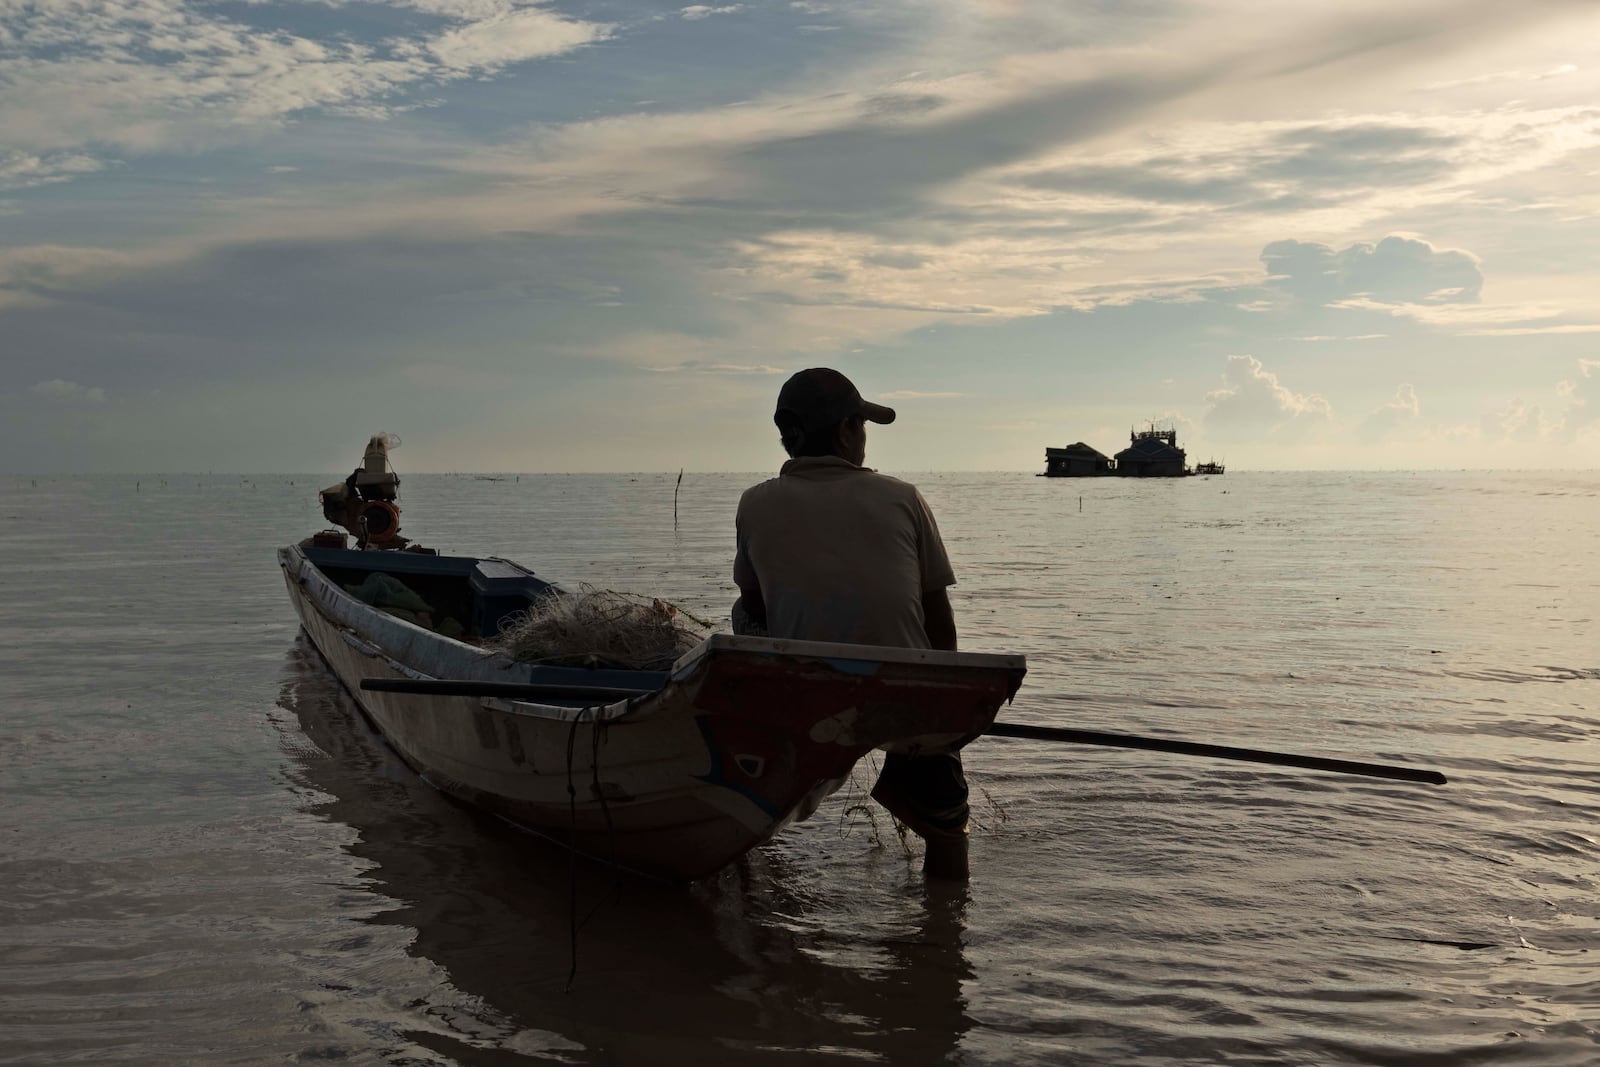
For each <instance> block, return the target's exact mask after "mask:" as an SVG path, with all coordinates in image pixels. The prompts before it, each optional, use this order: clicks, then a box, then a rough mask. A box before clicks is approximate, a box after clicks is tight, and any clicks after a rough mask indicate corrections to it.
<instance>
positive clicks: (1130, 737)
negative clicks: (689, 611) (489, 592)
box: [360, 678, 1446, 785]
mask: <svg viewBox="0 0 1600 1067" xmlns="http://www.w3.org/2000/svg"><path fill="white" fill-rule="evenodd" d="M360 685H361V688H362V689H365V690H368V691H373V692H383V693H413V694H417V695H428V696H458V697H506V698H508V699H511V700H529V699H532V700H538V699H540V698H545V699H550V700H592V701H594V703H595V704H607V703H615V702H616V701H618V700H627V699H629V698H630V697H640V696H647V695H648V694H650V693H652V692H654V690H651V689H623V688H616V687H610V686H590V685H549V684H540V683H537V682H480V681H467V680H464V679H447V678H440V679H437V680H435V679H425V680H424V679H412V678H363V679H361V682H360ZM984 734H985V735H986V736H988V737H1018V738H1024V739H1026V740H1030V741H1060V742H1066V743H1068V744H1074V745H1106V746H1108V747H1111V748H1137V749H1144V750H1147V751H1151V752H1174V753H1177V754H1178V755H1182V756H1205V757H1208V758H1211V759H1231V760H1241V761H1243V762H1246V763H1268V764H1272V765H1274V766H1278V767H1300V768H1304V769H1305V770H1312V771H1333V772H1335V773H1337V774H1361V775H1365V776H1367V777H1369V778H1393V779H1395V780H1397V781H1401V782H1423V783H1426V784H1428V785H1444V784H1445V782H1446V778H1445V776H1444V775H1442V774H1440V773H1439V772H1438V771H1427V770H1422V769H1420V768H1416V767H1393V766H1389V765H1387V764H1382V763H1357V762H1356V761H1354V760H1342V759H1327V758H1325V757H1322V756H1300V755H1296V754H1295V753H1293V752H1268V751H1266V750H1265V749H1259V748H1234V747H1232V746H1231V745H1204V744H1200V743H1199V742H1196V741H1175V740H1170V739H1168V738H1164V737H1143V736H1140V735H1138V734H1111V733H1104V732H1102V731H1099V730H1076V729H1071V728H1068V727H1063V726H1029V725H1026V724H1024V723H1015V722H997V723H993V724H991V725H990V727H989V728H988V729H987V730H985V731H984Z"/></svg>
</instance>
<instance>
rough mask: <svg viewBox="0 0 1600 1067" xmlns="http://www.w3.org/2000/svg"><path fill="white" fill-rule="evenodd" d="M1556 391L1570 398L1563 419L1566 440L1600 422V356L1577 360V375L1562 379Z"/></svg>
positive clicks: (1563, 436)
mask: <svg viewBox="0 0 1600 1067" xmlns="http://www.w3.org/2000/svg"><path fill="white" fill-rule="evenodd" d="M1556 391H1557V392H1558V393H1559V394H1560V395H1561V396H1562V398H1563V399H1565V400H1566V402H1567V409H1566V411H1565V412H1564V413H1563V415H1562V419H1561V436H1562V438H1563V440H1567V441H1570V440H1572V439H1573V438H1575V437H1577V436H1578V435H1579V434H1581V433H1583V432H1585V431H1586V430H1588V429H1589V428H1590V427H1593V426H1597V425H1600V359H1580V360H1578V376H1577V377H1576V378H1570V379H1563V380H1562V381H1561V382H1560V383H1559V384H1558V385H1557V386H1556Z"/></svg>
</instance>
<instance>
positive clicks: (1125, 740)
mask: <svg viewBox="0 0 1600 1067" xmlns="http://www.w3.org/2000/svg"><path fill="white" fill-rule="evenodd" d="M984 733H985V734H987V735H988V736H990V737H1022V738H1027V739H1029V740H1033V741H1066V742H1069V743H1071V744H1075V745H1107V746H1110V747H1112V748H1140V749H1148V750H1150V751H1152V752H1176V753H1178V754H1179V755H1183V756H1209V757H1211V758H1213V759H1231V760H1242V761H1244V762H1246V763H1271V764H1275V765H1276V766H1279V767H1303V768H1305V769H1307V770H1312V771H1333V772H1335V773H1338V774H1364V775H1366V776H1367V777H1369V778H1393V779H1396V780H1398V781H1402V782H1425V783H1427V784H1428V785H1444V784H1445V782H1446V780H1447V779H1446V778H1445V776H1444V775H1442V774H1440V773H1439V772H1438V771H1425V770H1422V769H1420V768H1417V767H1391V766H1388V765H1386V764H1382V763H1357V762H1355V761H1354V760H1343V759H1324V758H1323V757H1321V756H1297V755H1295V754H1294V753H1292V752H1267V751H1265V750H1263V749H1259V748H1233V747H1232V746H1230V745H1202V744H1200V743H1198V742H1195V741H1169V740H1167V739H1166V738H1164V737H1140V736H1138V735H1137V734H1108V733H1103V732H1101V731H1099V730H1073V729H1068V728H1066V727H1061V726H1026V725H1024V724H1022V723H1015V722H997V723H995V724H993V725H992V726H990V727H989V728H988V729H987V730H985V731H984Z"/></svg>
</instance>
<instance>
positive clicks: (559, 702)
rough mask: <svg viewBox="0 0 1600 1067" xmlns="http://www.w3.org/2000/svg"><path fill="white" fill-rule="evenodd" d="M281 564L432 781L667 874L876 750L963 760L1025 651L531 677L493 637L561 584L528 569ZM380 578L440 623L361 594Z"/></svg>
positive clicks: (760, 641)
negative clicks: (445, 621) (963, 750)
mask: <svg viewBox="0 0 1600 1067" xmlns="http://www.w3.org/2000/svg"><path fill="white" fill-rule="evenodd" d="M278 561H279V564H280V566H281V567H282V569H283V576H284V579H285V581H286V582H287V584H288V588H289V594H290V598H291V600H292V601H293V603H294V607H295V611H296V612H297V613H298V614H299V616H300V621H301V624H302V625H303V626H304V628H305V631H306V633H307V634H308V635H309V636H310V638H311V641H312V643H313V644H314V645H315V646H316V648H317V649H318V651H319V652H321V654H322V656H323V658H324V659H326V660H327V662H328V663H329V665H331V666H332V668H333V670H334V671H335V673H336V674H337V675H338V677H339V679H340V681H341V682H342V683H343V684H344V686H345V687H346V688H347V689H348V690H349V691H350V693H351V695H352V696H353V697H354V698H355V699H356V701H357V703H358V704H359V706H360V707H361V709H362V710H363V711H364V712H365V714H366V715H367V717H368V718H369V719H370V720H371V722H372V723H373V725H374V726H375V727H376V728H377V729H378V730H379V731H380V732H381V733H382V734H383V736H384V737H385V738H386V739H387V741H388V742H389V744H390V745H391V746H393V748H394V749H395V751H396V752H398V753H399V754H400V756H401V757H402V758H403V759H404V760H405V761H406V762H407V763H408V764H410V765H411V766H412V767H413V768H414V769H415V770H416V771H417V772H418V773H419V774H421V775H422V776H423V777H424V778H425V779H426V780H427V781H428V782H430V783H432V784H433V785H434V786H435V787H437V788H438V789H440V790H443V791H444V792H446V793H448V794H450V795H452V796H455V797H457V798H459V799H461V800H463V801H467V802H469V803H471V804H474V805H477V806H478V807H480V808H483V809H484V810H486V811H489V812H492V813H494V814H496V815H499V816H502V817H504V818H506V819H508V820H510V821H512V822H514V823H516V824H518V825H520V826H522V827H525V828H527V829H529V830H532V831H534V832H536V833H539V834H541V835H544V836H547V837H549V838H552V839H554V840H556V841H558V842H561V843H562V844H565V845H567V846H569V847H571V848H574V849H576V850H578V851H580V852H582V853H584V854H586V855H589V856H593V857H595V858H597V859H600V860H603V861H607V862H611V863H615V864H617V865H619V866H622V867H625V868H628V869H631V870H635V871H638V872H641V873H646V874H650V875H657V876H662V877H666V878H672V879H693V878H698V877H702V876H705V875H707V874H710V873H712V872H714V871H717V870H719V869H720V868H722V867H724V866H726V865H728V864H729V863H732V862H733V861H734V860H736V859H738V858H739V857H740V856H742V855H743V854H744V853H746V852H748V851H749V850H750V849H752V848H754V847H756V846H757V845H760V844H761V843H763V842H765V841H767V840H769V839H770V838H771V837H772V836H773V835H774V834H775V833H777V832H778V831H779V830H780V829H782V828H783V827H784V826H785V825H786V824H788V823H789V822H791V821H794V820H796V819H801V818H804V817H806V816H807V815H809V814H810V813H811V812H812V811H813V810H815V808H816V806H817V804H818V803H820V802H821V800H822V799H823V798H824V797H826V796H827V795H828V794H829V793H831V792H833V791H834V790H836V789H837V788H838V787H839V786H840V785H841V784H842V783H843V782H844V781H845V780H846V779H847V778H848V777H849V774H850V769H851V768H852V767H853V766H854V765H855V763H856V761H857V760H859V759H861V758H862V757H863V756H865V755H866V754H867V753H869V752H871V751H872V750H873V749H876V748H889V749H892V750H895V751H903V752H908V753H913V754H915V753H934V752H946V751H953V750H956V749H959V748H960V747H961V746H963V745H965V744H966V743H967V742H968V741H971V740H972V739H973V738H975V737H977V736H978V735H980V734H982V733H983V732H984V731H985V730H987V729H988V728H989V726H990V724H991V723H992V722H993V721H994V716H995V713H996V711H997V710H998V709H999V707H1000V706H1001V704H1003V703H1006V702H1007V701H1009V700H1010V699H1011V697H1012V696H1013V695H1014V694H1015V693H1016V691H1017V687H1018V686H1019V685H1020V684H1021V682H1022V677H1023V674H1024V673H1025V663H1024V659H1023V657H1022V656H1006V655H988V654H978V653H967V652H936V651H927V650H920V649H904V648H883V647H877V646H867V645H843V644H823V643H816V642H805V641H782V640H772V639H767V638H758V637H739V636H733V635H731V634H714V635H712V636H711V637H710V638H709V639H707V640H706V641H704V642H703V643H702V644H700V645H699V646H698V647H696V648H694V649H693V650H692V651H691V652H689V653H687V654H685V655H684V656H682V657H681V658H680V659H678V660H677V661H676V662H675V663H673V664H672V666H671V668H670V669H669V670H663V671H637V670H612V669H602V668H586V667H561V666H547V665H536V664H532V663H525V662H519V661H517V660H514V659H513V658H511V657H510V656H509V655H508V654H507V653H506V652H504V651H496V650H493V649H491V648H488V647H485V646H484V645H482V644H481V643H480V642H481V640H482V639H483V638H486V637H492V636H494V635H495V634H496V633H497V632H498V628H499V626H500V624H501V622H502V620H504V619H506V618H507V617H508V616H510V615H512V614H514V613H516V612H519V611H525V610H527V609H528V607H529V606H530V604H532V603H533V602H534V601H535V600H536V599H537V598H540V597H542V596H546V595H548V594H549V593H550V592H551V591H552V590H553V589H555V588H557V587H555V586H553V585H552V584H551V583H549V582H546V581H544V580H543V579H541V578H539V577H537V576H536V575H535V574H534V573H533V572H532V571H529V570H527V569H526V568H524V567H521V566H519V565H517V564H514V563H511V562H508V561H506V560H502V559H476V558H470V557H451V556H438V555H431V554H423V553H419V552H408V551H378V550H370V549H369V550H357V549H345V548H330V547H316V546H315V545H314V544H311V543H303V544H301V545H295V546H290V547H287V548H283V549H281V550H279V553H278ZM373 575H382V576H387V577H386V578H385V579H383V580H389V579H393V580H395V581H397V582H399V583H401V584H403V585H404V586H405V587H406V588H407V589H409V590H412V591H413V592H415V593H416V594H417V595H418V596H419V597H420V598H421V599H422V600H424V601H426V602H427V603H428V604H429V605H431V606H432V608H433V609H434V611H433V617H432V618H430V619H423V620H418V621H413V620H410V619H407V618H402V617H398V616H396V615H394V614H390V613H388V612H386V611H383V610H380V609H379V608H377V607H374V606H372V605H371V604H369V603H366V602H364V601H363V600H362V599H358V598H357V597H356V596H354V595H352V594H351V592H349V591H347V590H348V589H349V588H350V587H352V586H358V585H360V584H361V583H363V582H366V581H368V580H369V579H371V578H372V576H373ZM444 617H448V618H449V619H451V620H454V622H453V623H452V624H451V625H448V626H441V625H439V619H441V618H444ZM419 621H420V622H423V623H427V625H422V624H419ZM441 629H443V630H446V631H447V632H448V633H450V634H454V636H447V635H446V633H441V632H439V630H441ZM384 687H388V688H384ZM430 687H431V688H433V689H435V690H439V691H436V692H425V691H421V690H426V689H428V688H430ZM401 689H403V690H405V691H397V690H401Z"/></svg>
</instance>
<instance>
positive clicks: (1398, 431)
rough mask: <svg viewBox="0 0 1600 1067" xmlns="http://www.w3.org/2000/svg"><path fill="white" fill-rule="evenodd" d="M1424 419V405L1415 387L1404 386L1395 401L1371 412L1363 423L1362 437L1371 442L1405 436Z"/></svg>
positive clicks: (1399, 390)
mask: <svg viewBox="0 0 1600 1067" xmlns="http://www.w3.org/2000/svg"><path fill="white" fill-rule="evenodd" d="M1421 417H1422V404H1421V402H1420V401H1419V400H1418V399H1417V390H1416V388H1415V387H1414V386H1411V385H1405V384H1402V385H1401V386H1400V387H1399V388H1398V389H1396V390H1395V394H1394V399H1392V400H1390V401H1389V402H1388V403H1386V404H1384V405H1383V406H1382V407H1380V408H1378V409H1377V410H1376V411H1373V412H1370V413H1369V414H1368V415H1367V417H1366V419H1365V420H1363V421H1362V423H1361V436H1362V438H1363V439H1364V440H1366V441H1369V442H1375V441H1383V440H1386V439H1389V438H1394V437H1401V436H1404V435H1405V433H1406V431H1407V430H1409V429H1412V428H1414V427H1416V426H1417V425H1418V424H1419V421H1420V419H1421Z"/></svg>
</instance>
